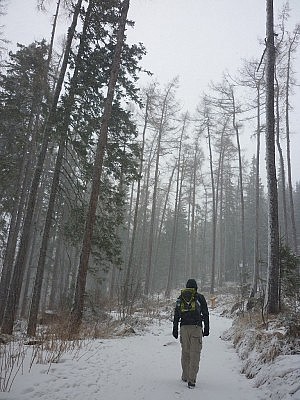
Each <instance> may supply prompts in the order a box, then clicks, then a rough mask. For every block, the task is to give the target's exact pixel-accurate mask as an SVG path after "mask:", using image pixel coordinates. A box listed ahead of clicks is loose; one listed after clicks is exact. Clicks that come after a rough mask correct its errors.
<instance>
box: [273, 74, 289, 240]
mask: <svg viewBox="0 0 300 400" xmlns="http://www.w3.org/2000/svg"><path fill="white" fill-rule="evenodd" d="M275 82H276V95H275V109H276V145H277V150H278V154H279V163H280V174H281V184H282V206H283V226H284V238H285V239H284V241H285V243H286V244H288V243H289V233H288V223H287V222H288V221H287V207H286V182H285V167H284V158H283V151H282V148H281V144H280V111H279V83H278V79H277V76H276V71H275Z"/></svg>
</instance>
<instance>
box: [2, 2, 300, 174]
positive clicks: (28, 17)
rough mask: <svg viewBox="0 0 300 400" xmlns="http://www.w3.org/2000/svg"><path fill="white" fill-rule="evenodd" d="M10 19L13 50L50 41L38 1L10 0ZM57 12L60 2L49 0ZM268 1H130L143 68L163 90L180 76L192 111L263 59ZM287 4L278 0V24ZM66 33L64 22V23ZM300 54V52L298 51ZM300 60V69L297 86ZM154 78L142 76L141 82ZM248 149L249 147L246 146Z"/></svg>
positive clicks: (299, 13) (296, 121)
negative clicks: (227, 79)
mask: <svg viewBox="0 0 300 400" xmlns="http://www.w3.org/2000/svg"><path fill="white" fill-rule="evenodd" d="M6 1H7V3H8V7H7V12H8V15H7V16H6V17H5V18H3V21H4V22H3V23H4V24H5V27H4V29H3V30H4V32H5V35H6V37H7V38H8V39H10V40H11V42H12V43H11V45H12V46H14V45H15V43H16V42H21V43H23V44H28V43H30V42H32V41H33V40H35V39H36V40H40V39H41V38H43V37H46V38H49V36H50V30H51V26H50V22H51V14H42V13H37V12H36V11H35V5H36V0H6ZM47 1H48V4H49V5H52V9H53V7H54V5H55V3H56V2H55V1H54V0H52V1H50V0H47ZM265 3H266V1H265V0H131V6H130V13H129V17H130V18H131V19H133V20H134V21H135V28H134V29H129V31H128V37H129V40H130V41H135V42H142V43H144V45H145V46H146V48H147V51H148V54H147V55H146V56H145V58H144V59H143V61H142V65H143V67H144V68H146V69H148V70H150V71H151V72H153V74H154V76H153V78H154V79H156V80H157V81H158V82H160V83H161V84H162V85H164V84H166V83H167V82H169V81H170V80H171V79H172V78H174V77H175V76H179V84H180V88H179V90H178V97H179V99H180V101H181V102H182V104H183V106H184V108H186V109H188V110H189V111H190V112H193V111H194V109H195V107H196V105H197V103H198V101H199V99H200V96H201V94H202V93H203V91H206V90H207V87H208V84H209V83H210V82H211V81H214V82H219V81H220V80H221V79H222V73H223V72H224V71H226V70H228V71H229V72H230V73H231V74H233V75H234V74H236V73H237V71H238V68H239V67H241V65H242V60H243V59H251V58H256V59H260V57H261V54H262V52H263V45H261V44H259V39H264V37H265ZM284 3H285V0H274V9H275V19H276V15H278V12H279V11H280V10H281V8H282V5H283V4H284ZM289 4H290V7H291V20H290V27H294V26H295V24H296V23H300V0H290V1H289ZM61 25H62V26H61V30H60V32H61V34H63V33H65V31H66V29H65V21H63V20H61ZM298 53H300V47H299V49H298ZM299 61H300V56H299V54H298V60H297V65H296V68H298V82H299V83H300V71H299V65H300V64H299ZM147 80H149V78H146V76H145V77H143V78H142V80H141V81H142V83H146V82H147ZM296 91H297V93H296V96H295V97H294V100H293V102H294V106H295V110H294V112H293V115H292V116H291V123H292V127H291V128H292V129H291V130H292V132H291V133H292V138H291V148H292V165H293V177H294V180H300V158H299V156H298V153H299V149H300V87H298V88H297V89H296ZM245 146H248V144H246V142H245Z"/></svg>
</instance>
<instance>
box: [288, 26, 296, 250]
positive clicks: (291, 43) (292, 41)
mask: <svg viewBox="0 0 300 400" xmlns="http://www.w3.org/2000/svg"><path fill="white" fill-rule="evenodd" d="M298 34H299V32H298ZM296 37H297V31H296V33H295V36H294V38H292V39H290V45H289V49H288V63H287V74H286V88H285V131H286V158H287V173H288V192H289V199H290V216H291V225H292V238H293V251H294V252H295V253H296V254H298V253H297V251H298V246H297V232H296V223H295V208H294V199H293V184H292V167H291V150H290V118H289V114H290V99H289V96H290V80H291V78H290V71H291V52H292V46H293V44H294V42H295V40H296Z"/></svg>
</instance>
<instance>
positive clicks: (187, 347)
mask: <svg viewBox="0 0 300 400" xmlns="http://www.w3.org/2000/svg"><path fill="white" fill-rule="evenodd" d="M197 289H198V286H197V282H196V281H195V279H189V280H188V281H187V283H186V288H185V289H182V290H181V294H180V296H179V297H178V298H177V301H176V305H175V310H174V319H173V332H172V334H173V336H174V338H175V339H177V338H178V324H179V323H180V343H181V366H182V376H181V379H182V380H183V381H184V382H188V387H189V388H190V389H193V388H194V387H195V384H196V378H197V374H198V371H199V363H200V354H201V350H202V337H203V336H208V335H209V312H208V308H207V302H206V299H205V297H204V296H203V295H202V294H200V293H198V292H197ZM202 323H203V326H202Z"/></svg>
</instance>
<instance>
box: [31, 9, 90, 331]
mask: <svg viewBox="0 0 300 400" xmlns="http://www.w3.org/2000/svg"><path fill="white" fill-rule="evenodd" d="M91 9H92V2H90V3H89V5H88V8H87V11H86V15H85V21H84V25H83V30H82V35H81V39H80V45H79V50H78V54H77V57H76V66H75V69H74V73H73V77H72V79H71V82H70V91H69V94H68V97H67V99H66V104H65V112H64V121H63V124H62V128H61V138H60V142H59V148H58V153H57V157H56V163H55V167H54V174H53V179H52V184H51V191H50V197H49V203H48V208H47V214H46V221H45V226H44V231H43V238H42V244H41V248H40V254H39V260H38V265H37V272H36V277H35V281H34V287H33V295H32V300H31V307H30V314H29V320H28V327H27V334H28V335H29V336H34V335H35V332H36V327H37V317H38V311H39V305H40V298H41V290H42V284H43V277H44V271H45V263H46V255H47V248H48V242H49V238H50V231H51V227H52V223H53V214H54V208H55V201H56V196H57V193H58V188H59V176H60V171H61V167H62V163H63V156H64V153H65V146H66V140H67V135H68V127H69V123H70V119H71V112H72V106H73V104H74V98H75V92H76V88H77V82H78V75H79V63H80V61H81V57H82V54H83V49H84V45H85V41H86V32H87V27H88V24H89V21H90V15H91Z"/></svg>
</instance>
